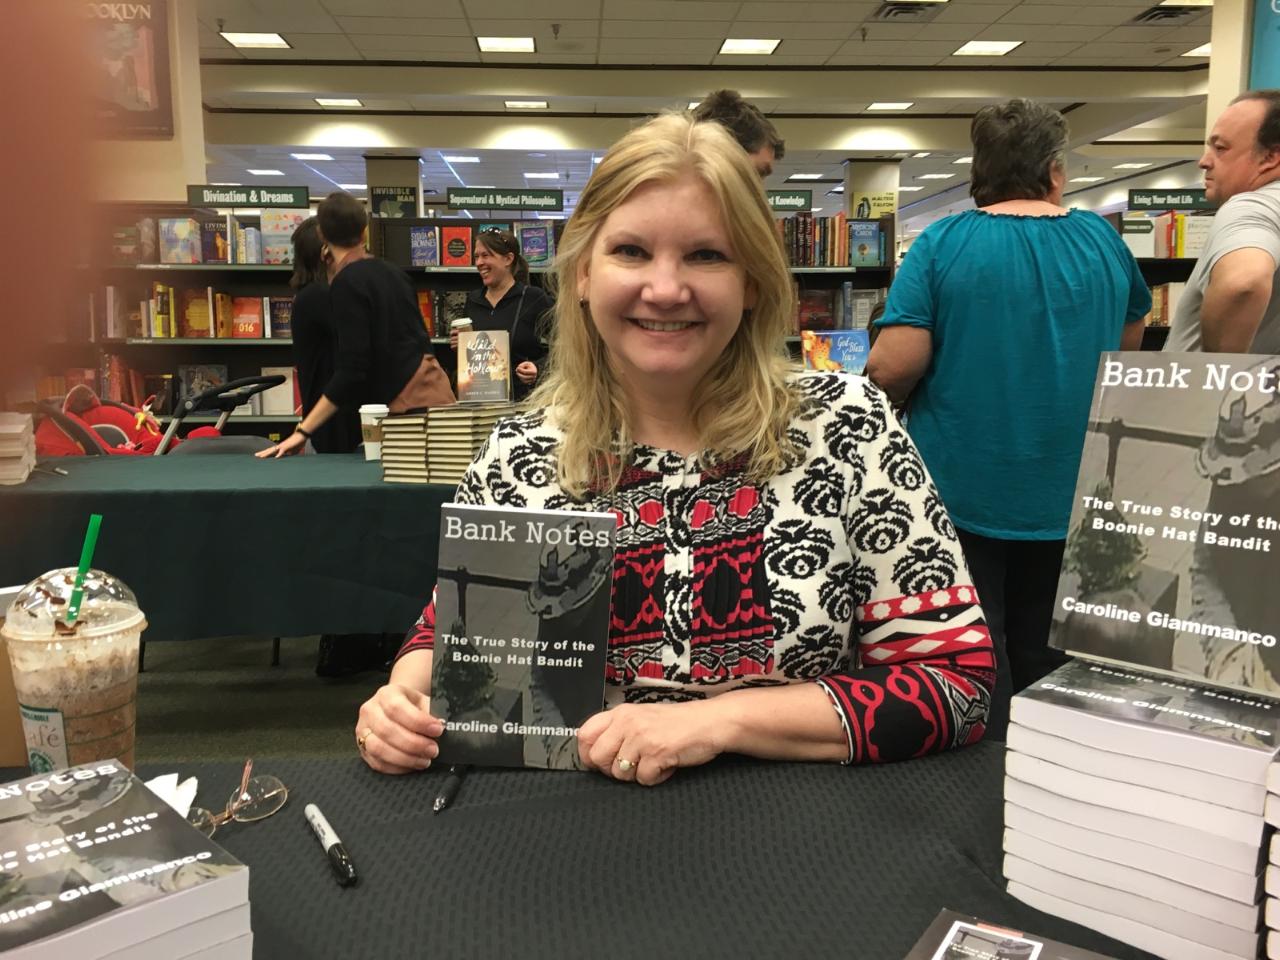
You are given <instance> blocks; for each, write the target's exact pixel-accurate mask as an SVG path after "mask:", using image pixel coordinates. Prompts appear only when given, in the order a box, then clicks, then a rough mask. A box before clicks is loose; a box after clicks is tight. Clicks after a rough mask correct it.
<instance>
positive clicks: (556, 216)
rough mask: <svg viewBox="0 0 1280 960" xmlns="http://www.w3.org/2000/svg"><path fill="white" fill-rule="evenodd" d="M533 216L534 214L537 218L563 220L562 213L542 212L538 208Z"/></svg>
mask: <svg viewBox="0 0 1280 960" xmlns="http://www.w3.org/2000/svg"><path fill="white" fill-rule="evenodd" d="M534 216H536V217H537V218H538V219H539V220H563V219H564V214H563V213H543V212H542V211H541V210H539V211H538V212H537V213H536V214H534Z"/></svg>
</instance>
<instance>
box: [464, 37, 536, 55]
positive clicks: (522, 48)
mask: <svg viewBox="0 0 1280 960" xmlns="http://www.w3.org/2000/svg"><path fill="white" fill-rule="evenodd" d="M476 43H477V44H479V46H480V52H481V53H533V52H535V51H534V47H533V37H476Z"/></svg>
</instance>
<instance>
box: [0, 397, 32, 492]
mask: <svg viewBox="0 0 1280 960" xmlns="http://www.w3.org/2000/svg"><path fill="white" fill-rule="evenodd" d="M35 465H36V437H35V432H34V430H33V429H32V425H31V415H30V414H27V413H0V484H5V485H6V486H12V485H13V484H18V483H23V482H25V481H26V479H27V477H29V476H31V471H32V469H33V468H34V467H35Z"/></svg>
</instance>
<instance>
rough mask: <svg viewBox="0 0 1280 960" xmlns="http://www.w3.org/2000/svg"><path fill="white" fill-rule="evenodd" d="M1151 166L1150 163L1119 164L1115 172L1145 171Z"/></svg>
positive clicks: (1114, 168)
mask: <svg viewBox="0 0 1280 960" xmlns="http://www.w3.org/2000/svg"><path fill="white" fill-rule="evenodd" d="M1149 166H1151V164H1149V163H1117V164H1116V165H1115V166H1114V167H1112V169H1113V170H1145V169H1146V168H1147V167H1149Z"/></svg>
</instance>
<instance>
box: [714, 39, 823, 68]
mask: <svg viewBox="0 0 1280 960" xmlns="http://www.w3.org/2000/svg"><path fill="white" fill-rule="evenodd" d="M795 42H797V43H819V42H821V41H818V40H798V41H795ZM839 43H840V41H839V40H832V41H831V46H832V47H835V46H837V45H838V44H839ZM778 49H779V50H781V49H782V48H781V47H779V48H778ZM829 56H830V54H827V53H821V54H819V53H809V54H786V53H775V54H773V56H771V57H769V65H770V66H774V67H821V66H825V65H826V62H827V58H828V57H829ZM741 59H742V58H741V57H736V56H733V55H732V54H730V55H728V56H718V57H716V58H715V59H714V60H712V61H711V62H712V63H713V64H715V65H716V66H717V67H725V68H726V69H729V70H732V69H733V68H734V67H737V66H741V64H739V63H738V61H739V60H741Z"/></svg>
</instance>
